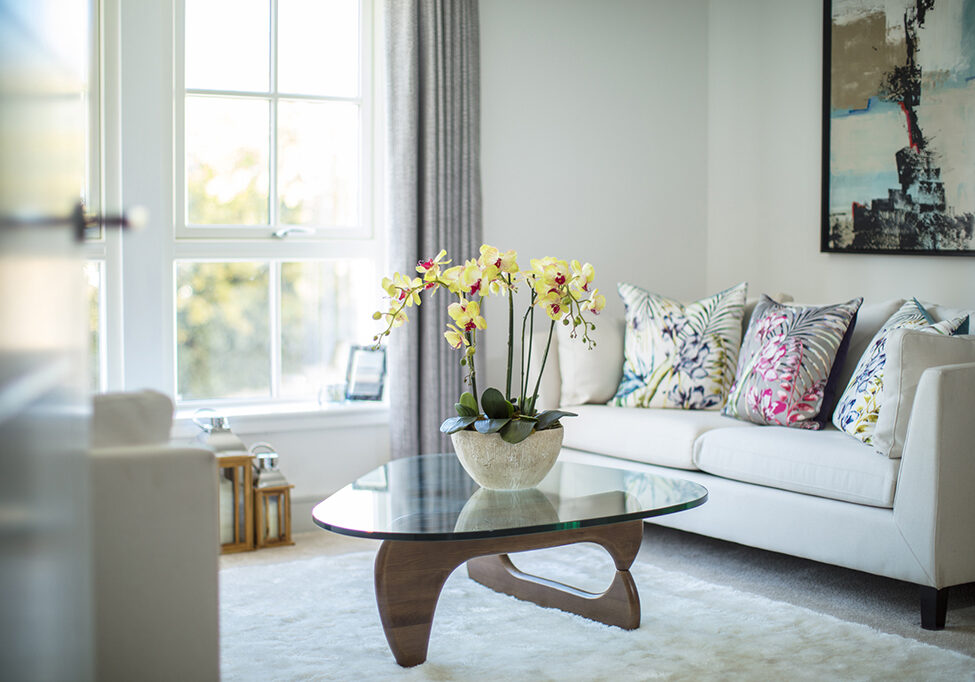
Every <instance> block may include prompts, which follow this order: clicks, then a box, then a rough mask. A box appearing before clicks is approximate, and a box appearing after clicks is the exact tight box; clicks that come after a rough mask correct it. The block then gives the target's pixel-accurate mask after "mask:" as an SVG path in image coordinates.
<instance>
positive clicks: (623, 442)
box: [561, 405, 879, 469]
mask: <svg viewBox="0 0 975 682" xmlns="http://www.w3.org/2000/svg"><path fill="white" fill-rule="evenodd" d="M564 409H567V410H569V411H571V412H575V413H576V414H578V415H579V416H578V417H568V418H565V419H562V420H561V421H562V427H563V429H564V430H565V432H564V437H563V439H562V446H563V447H566V448H573V449H575V450H585V451H587V452H595V453H598V454H601V455H609V456H611V457H620V458H622V459H629V460H632V461H634V462H646V463H648V464H657V465H660V466H665V467H674V468H677V469H695V468H696V467H695V466H694V462H693V460H692V454H693V453H692V449H693V446H694V441H695V440H696V439H697V437H698V436H700V435H701V434H702V433H705V432H706V431H710V430H711V429H719V428H725V427H727V428H730V429H731V430H735V431H737V430H738V429H737V428H735V427H745V428H755V427H754V426H752V425H750V424H746V423H745V422H739V421H736V420H734V419H729V418H728V417H723V416H721V415H720V414H718V413H717V412H714V411H705V410H666V409H652V410H644V409H640V408H632V407H610V406H608V405H578V406H574V407H565V408H564ZM878 459H879V458H878Z"/></svg>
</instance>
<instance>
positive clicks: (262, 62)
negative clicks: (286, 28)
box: [185, 0, 271, 92]
mask: <svg viewBox="0 0 975 682" xmlns="http://www.w3.org/2000/svg"><path fill="white" fill-rule="evenodd" d="M269 16H270V9H269V8H268V3H267V0H187V2H186V34H185V35H186V87H187V88H203V89H208V90H251V91H254V90H258V91H263V92H267V91H268V83H269V81H268V74H269V73H270V68H269V66H268V63H269V62H268V55H269V54H270V44H271V43H270V31H269V28H268V26H269Z"/></svg>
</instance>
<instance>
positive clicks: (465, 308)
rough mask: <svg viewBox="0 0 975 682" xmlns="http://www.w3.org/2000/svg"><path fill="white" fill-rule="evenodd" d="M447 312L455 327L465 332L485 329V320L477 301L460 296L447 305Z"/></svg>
mask: <svg viewBox="0 0 975 682" xmlns="http://www.w3.org/2000/svg"><path fill="white" fill-rule="evenodd" d="M447 314H448V315H450V317H451V318H453V320H454V322H455V323H456V324H457V327H458V328H459V329H461V330H463V331H465V332H470V331H474V330H475V329H487V320H485V319H484V318H483V317H482V316H481V306H480V305H479V304H478V302H477V301H467V300H465V299H463V298H461V299H460V301H459V302H457V303H451V304H450V305H449V306H447Z"/></svg>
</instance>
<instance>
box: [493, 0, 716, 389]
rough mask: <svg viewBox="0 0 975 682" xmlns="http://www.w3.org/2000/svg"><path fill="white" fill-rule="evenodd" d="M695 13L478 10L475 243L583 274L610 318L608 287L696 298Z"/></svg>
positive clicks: (560, 2) (605, 6) (555, 6)
mask: <svg viewBox="0 0 975 682" xmlns="http://www.w3.org/2000/svg"><path fill="white" fill-rule="evenodd" d="M707 9H708V8H707V3H706V0H693V1H684V2H673V1H671V0H652V1H648V0H600V1H598V2H597V1H595V0H527V1H526V0H485V1H484V2H482V3H481V4H480V22H481V35H480V39H481V169H482V175H483V191H484V233H485V235H484V238H485V241H486V242H488V243H490V244H492V245H494V246H497V247H498V248H501V249H510V248H513V249H516V250H517V251H518V253H519V256H520V258H519V260H520V262H521V264H522V266H523V267H527V266H528V258H530V257H542V256H547V255H552V256H558V257H560V258H566V259H572V258H578V259H579V260H582V261H589V262H591V263H593V265H594V266H595V267H596V272H597V284H598V285H599V286H600V288H601V290H602V291H603V292H604V293H606V295H607V296H606V297H607V299H608V300H609V302H610V305H611V306H613V307H614V308H619V307H620V304H619V302H618V297H617V295H616V282H617V281H620V280H628V281H632V282H634V283H636V284H640V285H643V286H647V287H650V288H652V289H654V290H656V291H659V292H660V293H663V294H667V295H671V296H675V297H697V296H700V295H703V294H704V293H705V292H704V290H703V289H704V279H705V273H704V265H705V263H704V258H703V256H704V252H705V241H706V240H705V238H706V220H707V208H706V207H707V202H706V197H707V139H706V132H707V118H706V115H707ZM494 310H495V311H496V312H494V313H493V316H489V317H488V324H489V325H493V326H492V328H493V329H496V330H498V331H497V332H495V333H494V334H493V336H492V335H490V329H489V342H488V344H487V348H488V355H487V361H488V368H489V377H490V378H492V382H491V383H493V384H494V385H497V384H499V383H503V376H502V373H503V367H504V355H505V350H504V341H505V339H504V338H502V337H503V336H504V332H503V329H504V327H505V324H506V323H505V322H504V317H505V316H504V315H503V313H501V310H500V306H498V305H495V306H494ZM499 313H501V314H499ZM499 332H500V333H499ZM499 376H501V379H500V380H499V379H498V378H497V377H499ZM479 385H480V382H479Z"/></svg>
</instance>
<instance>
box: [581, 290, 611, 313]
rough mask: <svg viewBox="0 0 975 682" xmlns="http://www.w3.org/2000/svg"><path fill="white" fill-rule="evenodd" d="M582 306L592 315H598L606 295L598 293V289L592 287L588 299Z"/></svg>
mask: <svg viewBox="0 0 975 682" xmlns="http://www.w3.org/2000/svg"><path fill="white" fill-rule="evenodd" d="M583 307H584V308H585V309H586V310H588V311H589V312H591V313H592V314H593V315H598V314H599V313H601V312H602V311H603V308H605V307H606V297H605V296H603V295H602V294H601V293H599V289H593V290H592V294H591V295H590V296H589V300H588V301H586V303H585V305H584V306H583Z"/></svg>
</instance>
